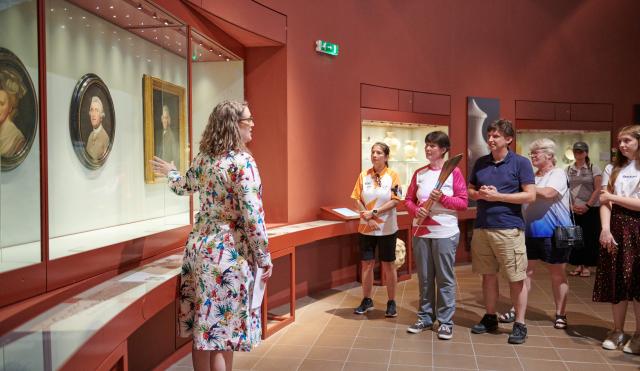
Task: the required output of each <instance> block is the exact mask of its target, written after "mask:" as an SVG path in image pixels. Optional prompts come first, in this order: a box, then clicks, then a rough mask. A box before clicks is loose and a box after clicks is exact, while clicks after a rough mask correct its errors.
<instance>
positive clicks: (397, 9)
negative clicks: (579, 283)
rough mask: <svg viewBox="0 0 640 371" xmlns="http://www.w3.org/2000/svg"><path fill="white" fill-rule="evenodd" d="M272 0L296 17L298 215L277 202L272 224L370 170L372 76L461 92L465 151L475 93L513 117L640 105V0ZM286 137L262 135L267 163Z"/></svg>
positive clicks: (293, 187) (291, 176)
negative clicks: (563, 107)
mask: <svg viewBox="0 0 640 371" xmlns="http://www.w3.org/2000/svg"><path fill="white" fill-rule="evenodd" d="M260 3H262V4H264V5H266V6H267V7H269V8H272V9H274V10H276V11H279V12H281V13H283V14H285V15H286V16H287V46H286V97H287V99H286V120H287V121H286V161H287V163H286V170H282V169H281V170H280V174H282V173H283V172H285V173H286V176H285V177H283V178H282V183H283V184H282V185H281V189H284V190H285V193H284V194H283V193H282V192H280V193H278V196H277V197H278V198H282V197H285V195H286V200H287V201H286V207H287V212H286V213H281V212H278V213H275V214H270V213H269V209H267V212H268V215H267V219H268V221H271V222H275V221H289V222H300V221H305V220H311V219H315V218H316V217H317V213H318V209H319V207H320V206H322V205H333V204H349V199H348V197H349V194H350V192H351V189H352V187H353V183H354V182H355V178H356V175H357V173H358V172H359V170H360V164H359V145H360V84H361V83H369V84H374V85H380V86H388V87H393V88H399V89H406V90H415V91H426V92H436V93H444V94H450V95H451V102H452V103H451V121H452V128H451V131H450V132H451V136H452V139H453V151H454V152H463V151H464V150H465V148H466V143H465V138H466V132H465V126H466V97H467V96H485V97H496V98H499V99H500V101H501V111H502V116H504V117H507V118H511V119H513V117H514V106H515V100H516V99H529V100H543V101H569V102H605V103H613V104H614V122H615V123H616V125H618V126H621V125H624V124H626V123H627V122H630V121H631V105H632V104H633V103H637V102H638V101H640V97H639V96H638V95H639V94H638V90H637V86H638V85H639V83H640V75H639V74H638V72H637V66H636V63H637V62H636V61H637V60H638V57H639V56H640V55H639V54H640V52H639V51H638V47H637V40H639V39H640V38H639V36H640V23H639V22H637V21H636V19H635V15H636V14H639V13H640V2H637V1H634V0H627V1H616V2H615V3H612V2H607V1H583V0H573V1H572V0H565V1H555V0H535V1H534V0H493V1H468V0H450V1H430V0H403V1H392V0H384V1H383V0H371V1H355V0H351V1H344V0H328V1H323V2H308V1H298V0H260ZM317 39H323V40H328V41H331V42H335V43H337V44H339V45H340V55H339V56H338V57H329V56H324V55H319V54H317V53H316V52H315V51H314V42H315V40H317ZM283 50H284V48H283ZM247 89H248V90H250V89H251V86H250V85H249V84H248V86H247ZM280 91H281V90H280ZM276 99H280V98H276V97H274V98H273V102H274V103H275V104H281V103H280V102H277V101H276ZM275 135H276V133H274V134H270V133H268V134H265V136H262V135H256V136H254V138H255V140H256V143H254V145H253V148H255V153H256V157H257V159H258V162H259V164H260V163H264V162H265V161H270V158H269V157H268V151H266V150H263V149H262V147H263V145H262V144H260V142H263V143H268V142H270V141H271V140H274V139H273V138H274V136H275ZM277 135H280V134H277ZM280 138H281V139H282V137H280ZM281 139H276V140H281ZM261 166H262V167H263V168H264V167H265V166H264V165H261ZM283 166H284V165H283ZM461 168H462V169H465V168H466V166H465V165H464V164H461ZM265 176H266V175H265ZM285 179H286V184H284V183H285ZM265 196H266V198H267V199H268V198H270V197H271V196H269V188H268V187H265ZM280 201H282V200H280ZM282 204H283V203H280V205H282ZM269 215H273V216H276V219H280V220H274V219H273V218H270V217H269ZM282 218H286V220H285V219H282Z"/></svg>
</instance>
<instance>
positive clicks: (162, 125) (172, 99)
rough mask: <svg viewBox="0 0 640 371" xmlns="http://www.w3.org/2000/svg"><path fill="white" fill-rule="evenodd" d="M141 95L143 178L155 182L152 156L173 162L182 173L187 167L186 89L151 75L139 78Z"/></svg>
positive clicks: (155, 176) (155, 175)
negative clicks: (142, 110) (142, 111)
mask: <svg viewBox="0 0 640 371" xmlns="http://www.w3.org/2000/svg"><path fill="white" fill-rule="evenodd" d="M142 85H143V89H142V90H143V96H144V97H143V98H144V181H145V183H155V182H156V180H157V178H158V177H159V176H158V175H157V174H154V173H153V168H152V167H151V164H150V163H149V160H151V159H152V158H153V156H158V157H160V158H161V159H163V160H165V161H168V162H173V163H174V164H175V165H176V168H177V169H178V170H179V171H180V172H182V173H184V171H185V170H186V167H187V155H188V153H187V145H186V144H187V123H186V115H185V112H186V108H185V88H183V87H181V86H178V85H175V84H172V83H170V82H166V81H163V80H161V79H158V78H156V77H153V76H149V75H144V76H143V78H142Z"/></svg>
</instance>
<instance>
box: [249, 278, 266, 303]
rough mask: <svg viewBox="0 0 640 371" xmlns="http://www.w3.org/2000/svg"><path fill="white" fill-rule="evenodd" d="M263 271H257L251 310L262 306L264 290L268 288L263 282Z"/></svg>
mask: <svg viewBox="0 0 640 371" xmlns="http://www.w3.org/2000/svg"><path fill="white" fill-rule="evenodd" d="M262 271H263V269H262V268H258V269H257V271H256V280H255V282H254V283H253V293H252V294H251V309H256V308H260V306H262V299H263V298H264V289H265V288H266V287H267V284H266V283H265V282H264V281H263V280H262Z"/></svg>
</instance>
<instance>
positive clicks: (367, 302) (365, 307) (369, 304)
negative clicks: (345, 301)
mask: <svg viewBox="0 0 640 371" xmlns="http://www.w3.org/2000/svg"><path fill="white" fill-rule="evenodd" d="M370 310H373V300H371V298H364V299H362V302H361V303H360V306H359V307H357V308H356V309H354V310H353V313H355V314H365V313H367V312H368V311H370Z"/></svg>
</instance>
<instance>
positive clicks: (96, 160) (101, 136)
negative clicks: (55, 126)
mask: <svg viewBox="0 0 640 371" xmlns="http://www.w3.org/2000/svg"><path fill="white" fill-rule="evenodd" d="M69 112H70V117H69V131H70V134H71V143H73V149H74V151H75V153H76V155H77V156H78V159H80V162H82V164H83V165H84V166H86V167H87V168H89V169H98V168H100V167H101V166H102V165H104V163H105V162H106V161H107V157H109V153H110V152H111V148H112V147H113V139H114V136H115V133H116V120H115V111H114V108H113V101H112V100H111V94H110V93H109V89H108V88H107V85H105V83H104V81H102V79H101V78H100V77H98V76H97V75H94V74H92V73H88V74H86V75H84V76H82V77H81V78H80V80H79V81H78V83H77V84H76V87H75V89H74V90H73V96H72V98H71V109H70V111H69Z"/></svg>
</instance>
